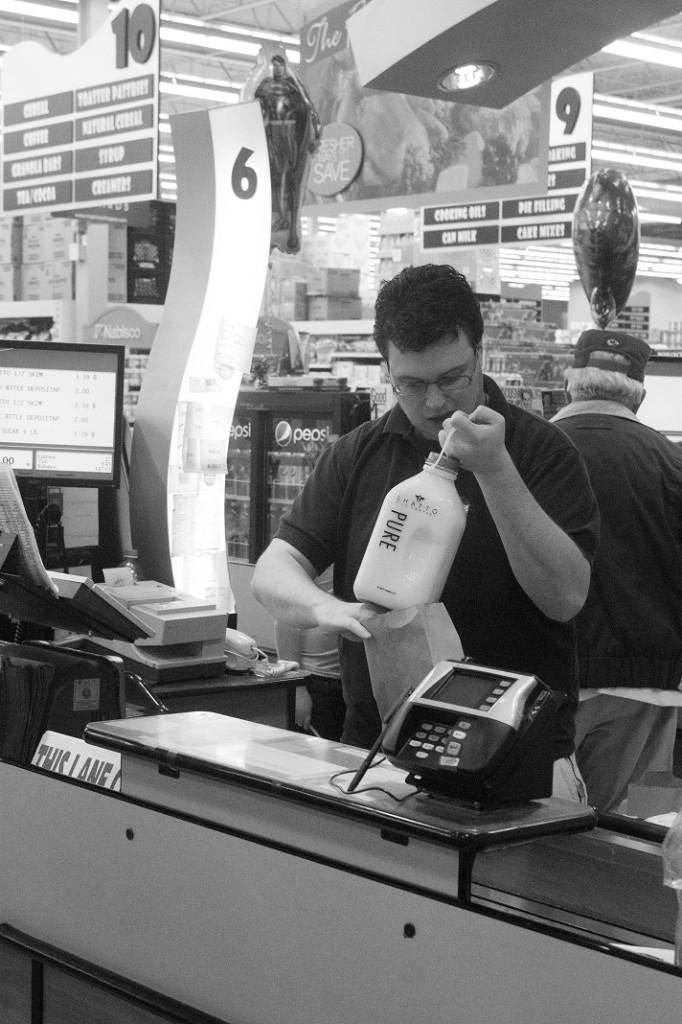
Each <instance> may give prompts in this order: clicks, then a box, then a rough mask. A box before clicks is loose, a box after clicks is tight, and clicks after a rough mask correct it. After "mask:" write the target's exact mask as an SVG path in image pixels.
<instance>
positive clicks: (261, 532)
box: [225, 388, 370, 605]
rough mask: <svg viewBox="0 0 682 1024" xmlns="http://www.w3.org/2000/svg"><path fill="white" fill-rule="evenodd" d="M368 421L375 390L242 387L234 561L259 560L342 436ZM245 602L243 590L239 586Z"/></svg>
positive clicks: (231, 495)
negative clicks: (315, 469)
mask: <svg viewBox="0 0 682 1024" xmlns="http://www.w3.org/2000/svg"><path fill="white" fill-rule="evenodd" d="M369 418H370V398H369V392H352V391H341V390H331V389H330V390H321V389H320V390H317V389H306V390H304V389H302V388H301V389H291V390H278V391H275V390H272V391H270V390H267V389H262V390H260V389H259V390H256V389H248V390H247V389H245V390H244V391H242V392H241V394H240V397H239V401H238V403H237V408H236V410H235V415H234V419H233V423H232V429H231V431H230V442H229V446H228V452H227V476H226V481H225V539H226V544H227V554H228V558H229V560H230V569H231V571H230V576H231V578H232V577H233V576H235V578H237V577H238V576H239V574H234V573H233V572H232V566H233V564H244V565H251V566H252V565H254V564H255V562H256V560H257V558H258V557H259V555H260V554H261V552H262V551H263V550H264V549H265V548H266V547H267V545H268V544H269V542H270V540H271V538H272V537H273V536H274V535H275V533H276V532H277V528H278V526H279V521H280V518H281V517H282V515H283V513H284V512H285V511H286V510H287V509H288V508H289V507H290V505H291V503H292V502H293V500H294V498H295V497H296V495H297V494H298V493H299V491H300V490H301V489H302V487H303V485H304V484H305V482H306V480H307V479H308V476H309V475H310V473H311V472H312V470H313V467H314V466H315V463H316V462H317V459H318V458H319V456H320V453H321V452H322V451H323V450H324V448H325V447H326V446H328V445H329V444H331V443H332V442H333V441H334V439H335V438H336V437H339V436H340V435H341V434H345V433H347V432H348V431H349V430H352V429H353V428H354V427H356V426H358V425H359V424H360V423H363V422H365V420H368V419H369ZM235 597H236V599H237V603H238V605H239V594H238V593H237V588H235Z"/></svg>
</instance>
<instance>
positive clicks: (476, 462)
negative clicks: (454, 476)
mask: <svg viewBox="0 0 682 1024" xmlns="http://www.w3.org/2000/svg"><path fill="white" fill-rule="evenodd" d="M504 434H505V423H504V417H503V416H501V415H500V413H499V412H495V411H494V409H489V408H488V407H487V406H486V405H479V406H477V407H476V408H475V409H474V411H473V412H472V413H471V415H469V416H467V414H466V413H465V412H462V411H461V410H459V409H458V410H457V411H456V412H453V414H452V416H450V417H449V418H448V419H446V420H443V429H442V430H441V431H440V433H439V434H438V441H439V443H440V445H441V447H444V449H445V454H446V455H452V456H453V457H454V458H455V459H457V461H458V462H459V464H460V466H461V467H462V469H468V470H469V471H470V472H472V473H476V475H477V476H478V475H481V476H483V475H485V474H486V473H495V472H497V471H499V470H500V469H502V468H503V467H504V465H505V463H506V461H507V460H508V458H509V456H508V453H507V449H506V448H505V446H504Z"/></svg>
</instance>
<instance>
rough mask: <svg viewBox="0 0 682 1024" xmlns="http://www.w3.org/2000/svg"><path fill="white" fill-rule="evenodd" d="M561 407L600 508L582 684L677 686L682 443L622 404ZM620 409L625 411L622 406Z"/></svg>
mask: <svg viewBox="0 0 682 1024" xmlns="http://www.w3.org/2000/svg"><path fill="white" fill-rule="evenodd" d="M612 404H613V408H614V412H615V413H616V414H611V413H609V412H589V411H580V408H581V406H582V408H583V409H586V410H587V409H590V408H591V407H592V408H593V407H594V405H593V403H589V402H585V403H581V402H578V403H576V407H575V411H573V412H572V413H571V412H570V411H571V406H569V407H568V409H566V410H562V414H561V415H560V416H559V417H557V419H556V424H557V426H558V427H560V428H561V429H562V430H564V431H565V432H566V434H568V436H569V437H570V438H571V440H572V441H573V443H574V444H575V445H576V447H577V448H578V449H579V451H580V452H581V453H582V455H583V457H584V459H585V462H586V464H587V468H588V472H589V473H590V477H591V480H592V486H593V488H594V491H595V494H596V495H597V500H598V502H599V506H600V510H601V540H600V545H599V551H598V552H597V557H596V559H595V561H594V565H593V570H592V582H591V585H590V592H589V595H588V598H587V602H586V603H585V606H584V608H583V610H582V611H581V612H580V614H579V615H578V617H577V619H576V629H577V636H578V657H579V663H580V685H581V687H584V688H596V687H600V686H624V687H655V688H659V689H664V690H673V689H677V687H678V685H679V683H680V681H681V680H682V448H681V447H680V446H679V445H676V444H673V442H672V441H669V440H668V439H667V438H666V437H664V436H663V435H662V434H660V433H659V432H658V431H657V430H653V429H652V428H651V427H647V426H645V424H643V423H642V422H641V421H640V420H638V419H637V418H636V417H635V416H633V415H632V414H630V413H629V412H628V410H626V409H624V408H623V407H621V406H620V405H617V404H616V403H612ZM618 410H621V412H620V414H618Z"/></svg>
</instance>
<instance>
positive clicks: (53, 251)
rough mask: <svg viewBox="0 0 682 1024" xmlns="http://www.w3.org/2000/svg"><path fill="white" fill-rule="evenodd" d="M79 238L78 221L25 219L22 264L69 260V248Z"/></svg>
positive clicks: (63, 218) (50, 218)
mask: <svg viewBox="0 0 682 1024" xmlns="http://www.w3.org/2000/svg"><path fill="white" fill-rule="evenodd" d="M77 237H78V225H77V221H75V220H73V219H70V218H65V217H42V218H41V219H40V220H34V219H32V218H29V217H26V218H25V219H24V224H23V229H22V238H21V262H22V263H23V264H27V263H46V262H49V261H54V260H59V261H62V260H67V259H68V258H69V247H70V245H71V244H72V242H75V241H76V240H77Z"/></svg>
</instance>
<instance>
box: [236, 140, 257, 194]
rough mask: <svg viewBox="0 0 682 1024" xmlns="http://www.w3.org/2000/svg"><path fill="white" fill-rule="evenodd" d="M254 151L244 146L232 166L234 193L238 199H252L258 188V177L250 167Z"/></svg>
mask: <svg viewBox="0 0 682 1024" xmlns="http://www.w3.org/2000/svg"><path fill="white" fill-rule="evenodd" d="M252 156H253V150H252V149H247V148H246V146H242V148H241V149H240V150H239V153H238V154H237V159H236V160H235V162H234V164H233V166H232V191H233V192H234V194H235V196H236V197H237V199H252V198H253V196H254V195H255V194H256V189H257V188H258V175H257V174H256V172H255V171H254V169H253V167H249V166H248V159H249V157H252Z"/></svg>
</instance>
